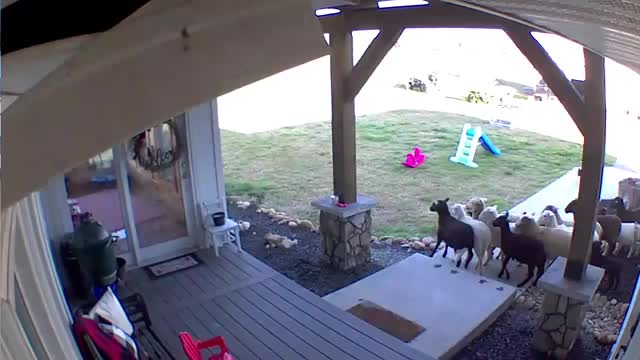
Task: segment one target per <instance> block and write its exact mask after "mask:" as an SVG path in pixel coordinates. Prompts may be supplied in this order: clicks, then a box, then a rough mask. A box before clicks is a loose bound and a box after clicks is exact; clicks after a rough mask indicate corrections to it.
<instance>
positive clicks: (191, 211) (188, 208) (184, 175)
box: [113, 114, 198, 267]
mask: <svg viewBox="0 0 640 360" xmlns="http://www.w3.org/2000/svg"><path fill="white" fill-rule="evenodd" d="M179 116H181V115H177V116H175V117H174V119H175V118H177V117H179ZM182 117H183V120H179V121H178V123H179V124H178V127H179V128H180V129H181V130H182V132H181V133H182V134H184V135H183V141H185V144H184V148H185V149H187V151H185V152H184V153H183V158H182V159H180V160H179V162H178V166H179V167H180V173H181V174H180V177H181V181H180V182H181V186H182V188H181V191H182V202H183V207H184V216H185V222H186V230H187V235H186V236H183V237H180V238H176V239H172V240H168V241H164V242H162V243H159V244H154V245H151V246H146V247H142V246H140V241H139V238H138V232H137V229H136V223H135V217H134V212H133V204H132V199H131V191H130V188H129V181H128V173H127V163H126V162H127V161H128V159H127V150H126V149H127V148H126V146H127V144H126V143H122V144H118V145H116V146H114V147H113V151H114V161H115V162H116V176H117V177H118V181H117V183H118V184H119V185H118V191H119V195H120V202H121V207H122V213H123V216H124V224H125V229H126V231H127V241H129V246H130V252H129V253H130V254H131V262H130V263H131V265H132V266H133V267H140V266H145V265H148V264H152V263H155V262H160V261H164V260H167V259H171V258H174V257H177V256H181V255H184V254H187V253H189V252H192V251H193V250H195V249H196V248H197V247H198V241H197V231H196V228H195V227H196V224H197V221H195V218H194V216H196V209H195V190H194V188H193V182H192V181H191V174H192V168H193V164H192V163H191V156H189V153H190V152H189V149H190V146H189V144H190V142H189V135H188V132H187V131H186V128H187V127H188V125H187V121H189V120H188V117H187V116H186V114H185V115H183V116H182Z"/></svg>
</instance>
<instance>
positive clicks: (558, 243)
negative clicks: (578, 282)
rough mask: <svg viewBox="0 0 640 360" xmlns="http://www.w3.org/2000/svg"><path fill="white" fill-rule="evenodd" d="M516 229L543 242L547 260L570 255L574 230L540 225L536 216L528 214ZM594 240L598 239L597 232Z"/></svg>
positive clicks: (519, 221)
mask: <svg viewBox="0 0 640 360" xmlns="http://www.w3.org/2000/svg"><path fill="white" fill-rule="evenodd" d="M554 217H555V216H554ZM516 229H517V230H518V231H519V232H521V233H523V234H526V235H529V236H531V237H533V238H535V239H538V240H540V241H541V242H542V244H543V245H544V252H545V253H546V254H547V262H550V261H552V260H553V259H555V258H556V257H557V256H562V257H566V258H568V257H569V247H570V246H571V235H572V231H568V230H567V229H563V228H551V227H545V226H539V225H538V224H537V222H536V220H535V219H534V217H533V216H532V215H528V214H525V215H523V216H522V218H520V220H518V222H517V223H516ZM594 240H595V241H597V235H596V234H595V232H594Z"/></svg>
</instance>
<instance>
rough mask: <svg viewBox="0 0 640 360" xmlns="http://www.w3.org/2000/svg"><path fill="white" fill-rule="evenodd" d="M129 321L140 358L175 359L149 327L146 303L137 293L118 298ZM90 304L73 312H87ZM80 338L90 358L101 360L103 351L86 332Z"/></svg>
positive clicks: (143, 359)
mask: <svg viewBox="0 0 640 360" xmlns="http://www.w3.org/2000/svg"><path fill="white" fill-rule="evenodd" d="M120 302H121V304H122V307H123V308H124V310H125V312H126V314H127V317H128V318H129V321H130V322H131V323H132V324H133V328H134V331H133V338H134V339H135V341H136V343H137V346H138V353H139V355H140V359H142V360H147V359H149V360H151V359H152V360H164V359H169V360H175V357H174V356H173V355H172V354H171V352H170V351H169V349H167V347H166V346H165V345H164V344H163V343H162V340H160V338H159V337H158V335H156V333H155V332H154V331H153V329H152V328H151V318H150V317H149V312H148V311H147V305H146V303H145V301H144V299H143V297H142V295H140V294H138V293H134V294H133V295H130V296H127V297H125V298H123V299H121V300H120ZM91 306H92V305H85V306H81V307H80V308H78V309H77V310H76V312H75V315H76V318H79V316H80V315H81V314H83V313H88V312H89V309H90V308H91ZM82 340H83V341H84V343H85V345H86V346H87V351H88V353H89V354H87V355H90V356H91V358H90V359H92V360H103V359H105V358H104V356H103V352H102V351H100V350H98V347H97V346H96V344H95V342H94V341H93V340H92V339H91V337H90V336H89V335H88V334H83V335H82Z"/></svg>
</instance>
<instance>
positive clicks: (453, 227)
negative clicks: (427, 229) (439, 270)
mask: <svg viewBox="0 0 640 360" xmlns="http://www.w3.org/2000/svg"><path fill="white" fill-rule="evenodd" d="M447 201H449V198H446V199H444V200H436V202H434V203H433V204H431V207H430V208H429V210H431V211H434V212H437V213H438V240H437V242H436V247H435V248H434V249H433V252H432V253H431V257H433V255H434V254H435V253H436V251H438V248H439V247H440V243H441V242H442V241H444V242H445V245H446V247H445V248H444V252H443V254H442V257H446V256H447V250H448V249H449V246H450V247H452V248H453V250H454V251H455V250H460V249H465V248H466V249H467V261H466V262H465V264H464V267H465V269H466V268H467V267H468V266H469V263H470V262H471V259H472V258H473V228H472V227H471V225H468V224H465V223H463V222H462V221H460V220H458V219H456V218H454V217H453V216H451V214H450V213H449V205H447ZM461 262H462V258H459V259H458V261H457V262H456V266H457V267H460V263H461Z"/></svg>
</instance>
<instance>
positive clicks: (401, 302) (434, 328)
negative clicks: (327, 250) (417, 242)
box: [324, 254, 516, 359]
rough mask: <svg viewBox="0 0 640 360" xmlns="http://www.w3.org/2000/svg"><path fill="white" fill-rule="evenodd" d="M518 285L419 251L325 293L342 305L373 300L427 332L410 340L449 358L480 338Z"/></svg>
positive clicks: (419, 346) (334, 302)
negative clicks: (464, 268) (344, 286)
mask: <svg viewBox="0 0 640 360" xmlns="http://www.w3.org/2000/svg"><path fill="white" fill-rule="evenodd" d="M515 294H516V289H515V288H514V287H513V286H510V285H506V284H504V283H501V282H497V281H495V280H492V279H488V278H485V277H482V276H480V275H478V274H476V273H474V272H471V271H463V270H461V269H457V268H456V267H455V266H454V265H453V264H452V263H451V262H450V261H449V260H448V259H442V258H430V257H427V256H424V255H421V254H414V255H411V256H410V257H408V258H406V259H405V260H403V261H401V262H399V263H396V264H394V265H392V266H390V267H388V268H386V269H383V270H380V271H379V272H377V273H375V274H373V275H371V276H368V277H366V278H364V279H362V280H360V281H358V282H356V283H354V284H352V285H350V286H347V287H346V288H343V289H340V290H338V291H336V292H334V293H331V294H329V295H327V296H325V297H324V299H325V300H327V301H329V302H330V303H332V304H334V305H336V306H338V307H339V308H341V309H344V310H346V309H349V308H351V307H353V306H355V305H357V304H359V303H360V302H362V301H367V300H368V301H371V302H374V303H376V304H377V305H379V306H382V307H384V308H385V309H387V310H390V311H393V312H394V313H396V314H398V315H400V316H402V317H404V318H406V319H409V320H412V321H415V322H416V323H418V324H420V325H421V326H423V327H425V328H426V331H425V332H423V333H422V334H420V335H419V336H418V337H416V338H415V339H413V340H412V341H411V342H409V345H410V346H412V347H413V348H415V349H417V350H420V351H422V352H424V353H425V354H427V355H430V356H432V357H434V358H437V359H448V358H450V357H452V356H453V355H455V354H456V353H457V352H458V351H459V350H460V349H462V348H463V347H464V346H466V345H467V344H468V343H469V342H471V340H473V338H475V337H476V336H478V335H479V334H480V333H481V332H482V331H484V330H485V329H486V328H487V327H489V325H491V324H492V323H493V322H494V321H495V320H496V319H497V318H498V316H499V315H500V314H502V313H503V312H504V311H505V310H506V309H507V308H508V307H509V305H510V304H511V303H512V302H513V300H514V299H515Z"/></svg>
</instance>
